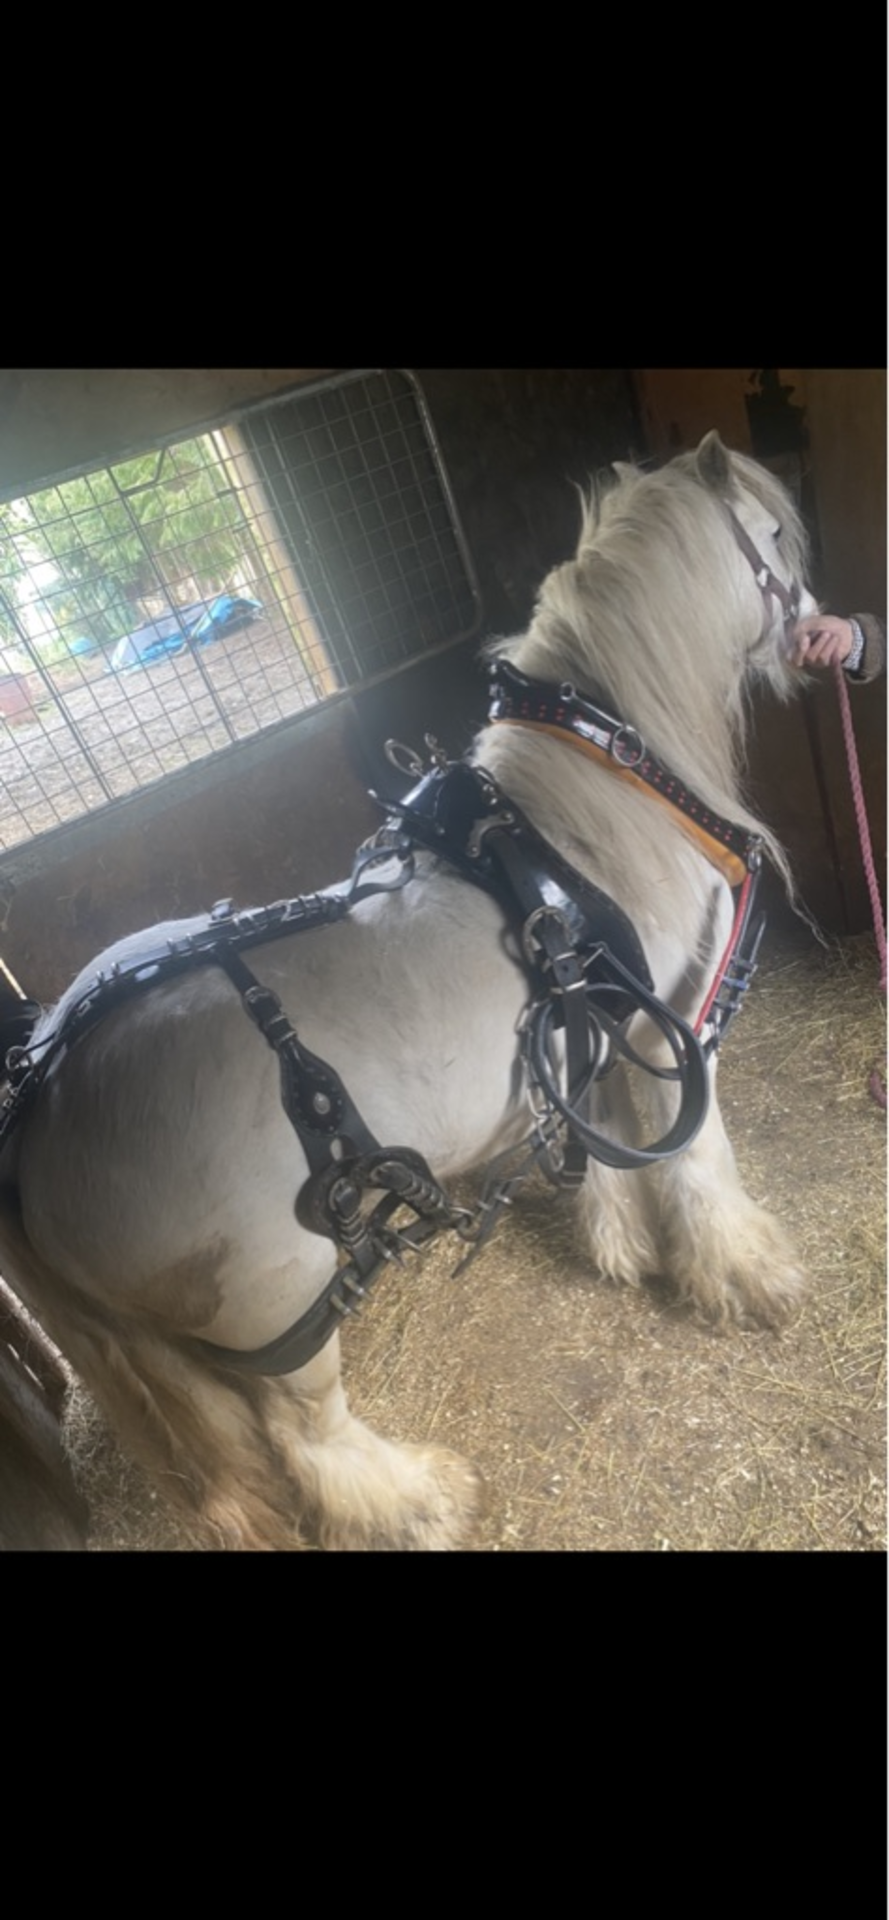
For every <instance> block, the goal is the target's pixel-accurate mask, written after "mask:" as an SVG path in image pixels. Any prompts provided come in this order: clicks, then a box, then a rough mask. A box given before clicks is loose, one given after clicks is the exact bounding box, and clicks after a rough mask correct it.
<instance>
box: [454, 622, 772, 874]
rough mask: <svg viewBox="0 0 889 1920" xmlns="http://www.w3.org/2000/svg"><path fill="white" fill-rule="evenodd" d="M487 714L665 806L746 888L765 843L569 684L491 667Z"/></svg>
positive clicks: (504, 663)
mask: <svg viewBox="0 0 889 1920" xmlns="http://www.w3.org/2000/svg"><path fill="white" fill-rule="evenodd" d="M490 679H491V693H490V705H489V709H488V717H489V719H490V721H491V722H492V723H494V724H497V723H498V722H500V721H504V720H507V721H509V722H510V723H511V724H512V725H514V726H521V727H530V728H532V729H534V730H535V731H536V732H538V733H549V734H553V735H554V736H555V738H556V739H559V740H561V741H562V742H563V744H564V745H565V746H568V747H573V748H575V749H576V750H577V751H579V752H580V753H584V754H586V756H587V758H588V759H591V760H595V761H596V762H597V763H598V765H600V766H604V767H607V768H608V769H609V771H610V772H611V773H614V774H616V775H618V776H619V777H620V778H621V779H622V780H625V781H628V782H629V783H630V785H631V786H635V787H639V788H641V789H642V791H643V792H645V793H648V794H650V795H652V796H653V797H654V798H656V799H658V800H660V801H662V802H663V803H665V804H666V805H668V806H669V807H670V808H672V809H673V811H674V812H675V813H676V814H677V815H678V818H679V821H680V824H681V826H682V827H683V829H684V831H685V832H686V833H687V834H688V836H689V838H690V839H691V840H693V841H694V843H695V845H696V846H697V848H698V850H699V852H701V853H703V854H705V855H706V858H707V859H708V860H709V861H710V863H711V865H712V866H714V867H716V868H717V870H718V872H720V873H721V874H722V875H723V878H724V879H726V880H727V881H728V883H729V886H731V887H738V886H741V885H742V884H743V881H744V878H745V875H746V874H747V872H748V871H749V869H750V865H751V856H753V857H754V859H755V862H756V864H757V865H758V863H759V855H760V852H761V847H762V841H761V839H760V837H759V835H758V834H754V833H750V832H748V830H747V828H746V827H739V826H737V825H735V824H734V823H733V822H732V821H731V820H724V819H723V818H722V817H721V816H720V815H719V814H718V813H714V811H713V809H712V807H708V806H707V804H706V802H705V801H703V800H701V799H700V798H699V796H698V795H697V794H696V793H693V792H692V789H691V788H690V787H687V786H686V785H685V784H684V782H683V781H682V780H680V779H679V777H678V775H677V774H675V773H672V772H671V771H670V768H669V767H666V766H664V764H663V762H662V761H660V760H658V759H656V758H655V755H654V754H653V753H651V752H650V751H649V749H648V747H647V746H646V744H645V741H644V740H643V738H642V735H641V734H640V733H639V732H638V730H637V728H636V727H634V726H630V725H629V724H628V723H627V722H626V721H625V720H616V719H615V718H614V716H613V714H610V713H607V712H606V711H605V710H604V708H602V707H597V706H595V705H594V704H593V702H592V700H589V699H587V697H586V695H584V694H580V693H578V692H577V690H576V688H575V687H573V686H572V685H571V684H570V682H569V681H562V682H561V684H556V683H555V682H552V681H546V680H531V679H529V678H528V677H527V676H526V675H525V674H523V673H519V671H518V669H517V668H516V667H514V666H512V665H511V664H510V662H509V661H508V660H503V659H498V660H494V661H493V662H492V663H491V667H490Z"/></svg>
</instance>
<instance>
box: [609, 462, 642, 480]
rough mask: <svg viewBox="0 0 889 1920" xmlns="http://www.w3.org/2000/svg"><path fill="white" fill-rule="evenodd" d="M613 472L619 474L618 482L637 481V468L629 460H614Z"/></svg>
mask: <svg viewBox="0 0 889 1920" xmlns="http://www.w3.org/2000/svg"><path fill="white" fill-rule="evenodd" d="M611 471H612V473H616V474H617V477H618V480H635V478H636V468H635V467H634V466H633V465H632V464H631V462H630V461H629V460H612V462H611Z"/></svg>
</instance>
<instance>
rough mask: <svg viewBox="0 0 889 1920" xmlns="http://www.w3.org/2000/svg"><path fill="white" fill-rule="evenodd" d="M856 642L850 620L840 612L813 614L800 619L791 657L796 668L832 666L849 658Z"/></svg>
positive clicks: (794, 633) (790, 651)
mask: <svg viewBox="0 0 889 1920" xmlns="http://www.w3.org/2000/svg"><path fill="white" fill-rule="evenodd" d="M854 643H855V635H854V633H853V632H852V623H851V621H850V620H842V619H841V618H840V616H839V614H837V613H810V614H808V615H807V616H806V618H805V620H798V621H797V623H796V626H795V627H794V628H793V631H792V633H791V635H790V641H789V657H790V664H791V666H794V667H832V666H833V665H834V663H835V662H836V661H839V662H840V665H842V663H843V661H844V660H848V658H849V655H850V653H851V651H852V648H853V646H854Z"/></svg>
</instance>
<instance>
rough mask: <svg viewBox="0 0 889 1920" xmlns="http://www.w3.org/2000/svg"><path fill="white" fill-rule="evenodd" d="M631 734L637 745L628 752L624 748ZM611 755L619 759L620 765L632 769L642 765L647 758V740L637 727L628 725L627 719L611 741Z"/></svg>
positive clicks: (614, 758)
mask: <svg viewBox="0 0 889 1920" xmlns="http://www.w3.org/2000/svg"><path fill="white" fill-rule="evenodd" d="M631 735H632V737H633V739H634V740H635V741H636V742H637V745H636V746H635V747H633V748H632V749H631V750H630V752H629V753H628V752H626V751H625V750H624V743H625V741H627V740H629V738H630V736H631ZM618 743H619V744H618ZM611 757H612V759H613V760H616V761H617V764H618V766H619V767H627V768H629V769H630V770H631V771H632V769H633V767H638V766H640V765H641V763H642V761H643V760H644V759H645V741H644V740H643V738H642V735H641V733H640V732H639V730H638V728H637V727H631V726H628V725H627V723H626V721H624V723H623V724H622V725H621V726H619V727H618V729H617V732H616V733H615V735H614V737H613V739H612V742H611Z"/></svg>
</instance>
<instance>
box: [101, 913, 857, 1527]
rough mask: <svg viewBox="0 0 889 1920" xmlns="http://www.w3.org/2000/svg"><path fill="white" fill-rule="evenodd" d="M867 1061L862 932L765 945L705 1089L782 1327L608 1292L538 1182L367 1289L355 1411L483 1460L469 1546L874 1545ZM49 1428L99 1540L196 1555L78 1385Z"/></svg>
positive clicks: (354, 1367)
mask: <svg viewBox="0 0 889 1920" xmlns="http://www.w3.org/2000/svg"><path fill="white" fill-rule="evenodd" d="M884 1058H885V1038H884V1001H883V996H882V994H881V992H880V988H879V977H878V967H877V961H876V956H875V951H874V943H873V939H872V938H871V937H870V936H865V935H862V936H858V937H856V938H854V939H848V940H844V941H842V942H839V943H834V944H832V945H831V946H830V947H829V948H828V949H827V950H826V951H825V950H824V949H823V948H821V947H816V946H814V945H812V944H811V943H807V944H806V945H805V946H803V945H799V944H797V945H791V944H788V943H786V942H785V943H784V944H782V945H780V946H774V947H773V948H772V949H771V951H770V952H768V953H767V954H766V955H765V957H764V959H763V963H762V968H761V972H760V974H759V976H758V978H757V982H756V986H755V988H754V991H753V993H752V995H751V998H750V1002H749V1005H748V1007H747V1008H746V1009H745V1012H744V1014H743V1016H742V1018H741V1019H740V1020H739V1021H738V1023H737V1025H736V1026H735V1028H734V1030H733V1033H732V1035H731V1037H730V1039H729V1041H728V1042H727V1045H726V1051H725V1055H724V1059H723V1062H722V1066H721V1070H720V1072H721V1098H722V1103H723V1108H724V1112H725V1116H726V1120H727V1124H728V1128H729V1133H730V1135H731V1138H732V1140H733V1143H734V1146H735V1151H736V1153H737V1156H738V1160H739V1162H740V1165H741V1168H742V1170H743V1173H744V1175H745V1178H746V1181H747V1184H748V1185H749V1188H750V1190H751V1192H752V1193H753V1194H754V1196H755V1197H756V1198H757V1199H759V1200H761V1201H762V1202H764V1203H765V1204H766V1205H767V1206H769V1207H770V1208H772V1209H773V1211H775V1212H776V1213H778V1214H779V1215H780V1216H781V1218H782V1219H783V1220H784V1222H785V1223H786V1225H787V1226H788V1227H789V1228H790V1229H791V1231H792V1232H793V1234H794V1235H795V1237H796V1239H797V1243H798V1245H799V1248H800V1251H801V1252H802V1254H803V1256H804V1258H805V1260H806V1263H807V1265H808V1267H809V1270H810V1273H811V1275H812V1287H811V1291H810V1294H809V1297H808V1300H807V1302H806V1305H805V1307H804V1309H803V1311H802V1313H801V1314H800V1316H799V1318H798V1319H797V1320H796V1322H795V1323H793V1324H792V1325H791V1326H790V1327H788V1328H787V1329H786V1330H785V1331H784V1332H782V1333H781V1334H780V1335H776V1334H774V1333H766V1332H760V1331H752V1332H748V1331H741V1330H736V1329H732V1330H730V1331H728V1332H726V1333H716V1332H714V1331H713V1330H712V1329H711V1328H709V1327H708V1326H706V1325H705V1324H703V1323H702V1322H701V1321H700V1320H699V1319H697V1318H696V1317H695V1315H694V1314H693V1313H692V1312H691V1311H690V1310H689V1309H687V1308H685V1307H679V1306H677V1305H676V1304H675V1303H671V1302H670V1300H669V1299H668V1298H666V1297H665V1296H664V1294H663V1291H662V1290H659V1288H658V1284H657V1282H656V1281H653V1282H652V1283H651V1285H650V1286H646V1287H644V1288H642V1289H640V1290H638V1291H626V1290H618V1289H615V1288H612V1287H609V1286H608V1285H606V1284H605V1283H604V1282H602V1281H601V1280H599V1279H597V1278H596V1276H595V1275H593V1274H591V1273H590V1272H589V1270H588V1268H587V1267H586V1266H585V1265H584V1264H583V1263H582V1262H581V1260H580V1259H579V1257H578V1252H577V1248H576V1245H575V1242H574V1237H573V1229H572V1213H571V1205H570V1202H569V1201H567V1200H566V1199H564V1198H560V1197H558V1196H556V1195H554V1194H552V1192H551V1191H550V1190H549V1189H548V1188H547V1187H546V1186H545V1185H544V1184H543V1182H541V1183H540V1184H539V1186H535V1187H534V1189H533V1190H529V1191H528V1192H527V1193H526V1194H525V1195H524V1196H523V1197H522V1198H521V1200H520V1201H519V1202H518V1203H517V1204H516V1205H515V1207H514V1209H513V1211H512V1213H511V1214H510V1215H508V1216H507V1217H506V1219H505V1220H504V1221H503V1223H502V1224H501V1226H500V1227H499V1228H498V1231H497V1234H496V1236H495V1238H494V1240H493V1241H492V1243H491V1245H490V1247H489V1249H488V1250H487V1252H486V1253H485V1254H484V1255H483V1256H481V1258H480V1259H479V1260H478V1262H477V1263H476V1264H475V1266H474V1267H472V1268H471V1269H470V1270H469V1271H468V1272H467V1273H466V1274H464V1275H463V1276H461V1277H460V1278H459V1279H456V1280H455V1279H453V1278H451V1268H452V1266H453V1264H454V1243H453V1242H451V1241H450V1240H448V1241H442V1242H441V1243H439V1245H437V1246H436V1247H434V1248H433V1249H432V1251H431V1252H430V1253H429V1254H428V1255H427V1256H426V1257H425V1259H424V1260H423V1261H422V1262H413V1263H412V1264H411V1266H410V1268H409V1269H406V1270H405V1271H404V1272H403V1273H395V1274H394V1275H393V1276H391V1277H387V1278H386V1279H383V1280H381V1282H380V1286H379V1292H378V1294H377V1296H376V1298H375V1300H374V1302H373V1304H372V1305H371V1307H370V1308H369V1309H368V1311H367V1314H366V1317H365V1319H364V1321H363V1322H362V1323H359V1324H357V1325H355V1326H354V1327H353V1328H351V1329H350V1330H349V1332H348V1334H347V1335H346V1338H345V1342H344V1352H345V1360H346V1369H345V1370H346V1379H347V1385H348V1386H349V1389H350V1393H351V1398H352V1403H353V1406H354V1408H355V1411H356V1412H357V1413H359V1414H361V1415H362V1416H363V1417H364V1418H366V1419H368V1420H369V1421H370V1422H371V1423H372V1424H373V1425H374V1426H376V1427H377V1428H378V1429H379V1430H380V1431H382V1432H383V1433H385V1434H387V1435H389V1436H391V1437H393V1438H398V1437H401V1438H404V1439H412V1440H420V1439H423V1438H428V1437H431V1436H435V1438H436V1439H438V1440H441V1441H444V1442H446V1443H447V1444H448V1445H450V1446H453V1447H456V1448H457V1449H458V1450H460V1451H462V1452H464V1453H466V1454H468V1455H471V1456H472V1458H473V1459H475V1460H476V1461H477V1462H478V1464H479V1465H480V1467H481V1468H482V1471H483V1472H484V1474H485V1476H486V1479H487V1482H488V1488H489V1508H488V1513H487V1516H486V1519H485V1522H484V1525H483V1528H482V1531H481V1534H480V1537H479V1542H478V1544H479V1547H480V1548H481V1549H482V1550H487V1551H494V1552H509V1551H521V1550H537V1551H540V1550H545V1551H560V1550H561V1551H571V1550H574V1551H600V1552H601V1551H606V1552H607V1551H631V1550H636V1551H644V1552H674V1553H675V1552H689V1551H709V1552H715V1551H730V1552H742V1551H746V1552H770V1551H771V1552H774V1551H804V1552H855V1553H862V1552H874V1551H883V1550H884V1549H885V1437H884V1436H885V1425H884V1388H885V1252H886V1224H885V1156H884V1135H885V1116H884V1113H883V1111H882V1110H881V1109H880V1107H878V1106H877V1105H876V1104H875V1102H874V1101H873V1099H872V1098H871V1095H870V1093H869V1091H868V1079H869V1076H870V1073H871V1070H872V1068H873V1067H874V1065H875V1064H877V1065H881V1064H882V1062H883V1060H884ZM627 1177H628V1178H632V1177H633V1176H632V1175H628V1176H627ZM66 1437H67V1444H68V1447H69V1450H70V1454H71V1458H72V1461H73V1463H74V1467H75V1471H76V1473H77V1476H78V1478H79V1481H80V1484H81V1486H82V1489H83V1491H84V1493H85V1494H86V1497H87V1499H88V1500H89V1503H90V1507H91V1511H92V1518H93V1526H92V1535H91V1544H92V1547H93V1550H95V1551H99V1552H109V1551H120V1550H131V1551H140V1552H150V1551H162V1550H171V1549H172V1550H188V1549H190V1548H193V1547H197V1546H199V1545H204V1544H205V1543H204V1542H202V1541H199V1540H198V1539H197V1538H196V1537H195V1536H193V1535H190V1534H189V1533H187V1532H186V1531H185V1530H184V1529H183V1527H182V1526H181V1524H180V1523H179V1522H178V1521H177V1520H175V1519H171V1518H170V1517H169V1515H168V1514H167V1513H166V1512H165V1511H164V1509H163V1505H162V1502H161V1501H160V1499H159V1497H158V1496H157V1495H156V1494H155V1493H154V1492H153V1491H152V1490H151V1489H150V1488H149V1487H148V1485H147V1483H146V1482H145V1481H144V1479H143V1478H142V1477H141V1475H139V1474H138V1473H137V1472H136V1471H135V1469H133V1468H132V1467H130V1466H129V1465H128V1464H127V1462H126V1461H124V1460H123V1459H122V1458H121V1456H120V1454H119V1452H118V1450H117V1448H116V1446H115V1444H114V1442H113V1440H112V1438H111V1436H110V1435H109V1434H108V1433H107V1431H106V1429H105V1428H104V1426H103V1423H102V1421H101V1418H100V1416H99V1415H98V1413H97V1411H96V1409H95V1408H94V1407H93V1405H92V1403H91V1402H90V1401H89V1399H88V1398H87V1396H86V1395H85V1394H84V1393H83V1392H82V1390H81V1389H79V1388H75V1389H74V1391H73V1393H72V1399H71V1406H70V1409H69V1414H68V1419H67V1426H66Z"/></svg>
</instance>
